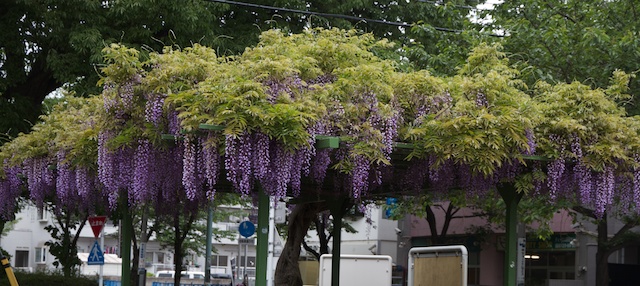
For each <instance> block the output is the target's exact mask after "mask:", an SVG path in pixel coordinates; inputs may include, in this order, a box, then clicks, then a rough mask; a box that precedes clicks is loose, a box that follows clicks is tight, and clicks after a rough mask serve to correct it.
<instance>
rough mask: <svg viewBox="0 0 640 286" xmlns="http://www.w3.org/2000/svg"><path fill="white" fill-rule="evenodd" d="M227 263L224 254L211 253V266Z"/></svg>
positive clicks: (227, 260)
mask: <svg viewBox="0 0 640 286" xmlns="http://www.w3.org/2000/svg"><path fill="white" fill-rule="evenodd" d="M228 264H229V257H228V256H226V255H212V256H211V266H227V265H228Z"/></svg>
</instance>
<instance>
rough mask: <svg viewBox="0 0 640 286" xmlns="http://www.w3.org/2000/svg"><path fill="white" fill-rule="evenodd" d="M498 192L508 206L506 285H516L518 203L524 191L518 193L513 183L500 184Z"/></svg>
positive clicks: (505, 258) (505, 260) (504, 283)
mask: <svg viewBox="0 0 640 286" xmlns="http://www.w3.org/2000/svg"><path fill="white" fill-rule="evenodd" d="M498 192H499V193H500V196H501V197H502V200H503V201H504V203H505V206H506V208H507V210H506V222H505V227H506V228H505V236H506V237H505V245H504V273H503V283H502V285H504V286H516V270H517V263H516V261H518V259H517V254H518V203H520V199H522V195H523V194H522V193H518V192H517V191H516V189H515V187H514V186H513V185H512V184H503V185H500V186H498Z"/></svg>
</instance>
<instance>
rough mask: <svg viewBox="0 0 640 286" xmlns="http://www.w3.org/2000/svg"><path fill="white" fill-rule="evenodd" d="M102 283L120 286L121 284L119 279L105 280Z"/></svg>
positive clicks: (105, 285)
mask: <svg viewBox="0 0 640 286" xmlns="http://www.w3.org/2000/svg"><path fill="white" fill-rule="evenodd" d="M103 285H104V286H121V285H122V284H121V283H120V281H111V280H105V281H104V284H103Z"/></svg>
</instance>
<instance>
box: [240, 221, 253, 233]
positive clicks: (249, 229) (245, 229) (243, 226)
mask: <svg viewBox="0 0 640 286" xmlns="http://www.w3.org/2000/svg"><path fill="white" fill-rule="evenodd" d="M238 231H239V232H240V235H242V236H244V237H250V236H252V235H253V234H254V233H255V232H256V226H255V225H254V224H253V223H252V222H250V221H248V220H245V221H243V222H241V223H240V225H239V226H238Z"/></svg>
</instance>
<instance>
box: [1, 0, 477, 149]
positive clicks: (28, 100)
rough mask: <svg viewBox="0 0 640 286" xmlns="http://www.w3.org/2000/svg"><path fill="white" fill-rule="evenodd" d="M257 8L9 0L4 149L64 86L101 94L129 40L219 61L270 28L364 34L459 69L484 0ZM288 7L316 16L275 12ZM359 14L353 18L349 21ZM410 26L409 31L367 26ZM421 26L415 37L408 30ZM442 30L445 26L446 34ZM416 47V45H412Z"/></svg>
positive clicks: (258, 1) (255, 4) (163, 0)
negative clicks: (106, 74) (108, 65)
mask: <svg viewBox="0 0 640 286" xmlns="http://www.w3.org/2000/svg"><path fill="white" fill-rule="evenodd" d="M246 2H247V3H250V4H252V6H246V5H245V6H243V5H232V4H223V3H218V2H215V1H206V0H190V1H180V2H175V1H169V0H158V1H152V0H142V1H139V0H135V1H134V0H125V1H114V0H109V1H83V0H71V1H53V0H7V1H2V3H0V29H2V31H4V32H3V33H2V34H0V114H2V120H1V121H0V143H2V142H6V141H8V140H10V139H11V138H13V137H15V136H16V135H17V134H18V133H19V132H27V131H29V129H30V127H31V126H32V125H33V124H34V123H35V122H36V121H37V120H38V116H39V115H40V114H41V104H42V101H43V99H44V98H45V96H47V95H48V94H50V93H51V92H53V91H55V90H56V89H58V88H60V87H65V88H67V89H73V90H75V91H76V93H77V94H78V95H80V96H87V95H90V94H98V93H99V92H100V90H99V88H98V87H97V86H96V82H97V80H98V78H99V72H98V71H99V68H100V67H99V66H100V65H101V64H102V55H101V50H102V49H103V48H104V47H105V46H108V45H109V44H111V43H123V44H125V45H127V46H130V47H135V48H139V49H143V50H146V51H161V50H162V48H163V47H164V46H166V45H175V46H179V47H188V46H191V45H192V44H193V43H200V44H202V45H205V46H209V47H212V48H214V49H215V50H216V51H217V53H218V54H220V55H232V54H238V53H240V52H242V51H243V50H244V49H245V47H248V46H251V45H254V44H256V43H257V42H258V36H259V35H260V33H261V32H262V31H265V30H268V29H270V28H279V29H282V30H285V31H289V32H293V33H299V32H300V31H302V30H303V29H304V28H306V27H340V28H352V27H355V28H357V29H359V30H362V31H365V32H372V33H375V34H376V35H377V36H380V37H386V38H388V39H390V40H393V41H399V42H401V43H405V44H406V45H407V46H408V47H409V46H410V47H411V52H410V53H409V54H407V58H408V59H411V60H418V61H420V62H421V63H420V64H419V66H422V67H424V66H433V67H434V69H436V70H437V69H439V68H441V67H445V68H448V69H453V67H454V66H455V65H456V64H455V61H456V60H452V59H450V58H449V57H450V56H452V55H458V56H461V57H460V58H457V60H464V58H465V57H466V53H467V51H468V48H469V47H470V44H469V43H468V42H466V41H465V40H461V39H462V38H465V36H464V35H465V34H464V33H463V34H461V35H459V34H458V33H457V32H456V31H458V30H462V29H465V28H466V27H467V26H466V25H467V24H468V23H469V21H468V19H467V17H466V16H467V14H468V9H461V8H459V7H458V6H457V5H475V4H476V3H477V1H447V3H451V4H447V5H436V4H433V3H430V2H420V1H411V2H409V3H407V2H406V1H399V2H396V1H390V0H383V1H375V2H367V1H364V2H363V1H337V0H331V1H320V0H314V1H300V0H285V1H266V0H254V1H246ZM267 5H268V6H271V7H284V8H288V9H293V10H300V11H308V12H310V13H326V14H336V15H338V16H339V15H343V16H346V17H329V16H327V15H325V14H322V15H320V16H319V15H310V14H308V13H307V14H305V13H297V12H287V11H283V10H272V9H270V8H268V7H266V6H267ZM349 17H351V18H349ZM360 18H367V19H373V20H379V21H388V22H397V23H406V26H402V25H400V26H398V25H395V24H383V23H379V22H373V21H367V20H359V19H360ZM413 23H419V26H417V27H419V28H417V29H416V30H415V33H412V32H411V29H410V27H409V25H411V24H413ZM433 27H446V28H447V29H450V30H451V31H439V30H435V29H434V28H433ZM414 37H415V38H416V41H411V39H412V38H414Z"/></svg>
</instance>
